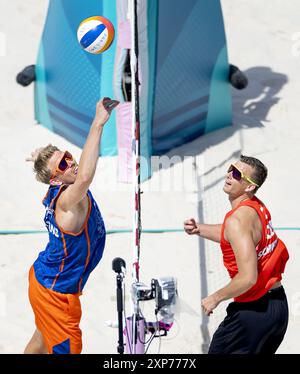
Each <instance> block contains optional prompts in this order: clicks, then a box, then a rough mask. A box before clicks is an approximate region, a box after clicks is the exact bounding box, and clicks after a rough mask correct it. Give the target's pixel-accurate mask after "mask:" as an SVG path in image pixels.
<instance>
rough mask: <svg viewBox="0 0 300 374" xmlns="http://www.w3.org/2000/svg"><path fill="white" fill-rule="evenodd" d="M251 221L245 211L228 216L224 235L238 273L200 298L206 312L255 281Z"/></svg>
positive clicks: (248, 287)
mask: <svg viewBox="0 0 300 374" xmlns="http://www.w3.org/2000/svg"><path fill="white" fill-rule="evenodd" d="M252 226H253V222H252V221H251V217H249V215H247V214H246V212H245V211H241V212H237V214H236V215H235V216H232V217H230V218H228V220H227V222H226V227H225V235H226V238H227V240H228V241H229V242H230V244H231V246H232V249H233V251H234V254H235V258H236V263H237V267H238V274H237V275H236V276H235V277H234V278H233V279H232V280H231V281H230V282H229V283H228V284H227V285H226V286H225V287H223V288H221V289H219V290H218V291H216V292H215V293H214V294H212V295H210V296H208V297H207V298H206V299H204V300H202V307H203V309H204V311H205V313H206V314H208V315H209V314H210V313H212V310H213V309H214V308H215V307H216V306H217V305H218V304H219V303H220V302H221V301H224V300H227V299H231V298H234V297H237V296H239V295H241V294H243V293H244V292H246V291H248V290H249V289H250V288H251V287H252V286H253V285H254V284H255V283H256V281H257V255H256V250H255V243H254V240H253V232H252Z"/></svg>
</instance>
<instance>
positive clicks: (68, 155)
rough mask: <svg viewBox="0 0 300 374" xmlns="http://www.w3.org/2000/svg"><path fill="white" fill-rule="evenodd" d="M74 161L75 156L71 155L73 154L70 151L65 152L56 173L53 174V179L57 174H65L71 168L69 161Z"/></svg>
mask: <svg viewBox="0 0 300 374" xmlns="http://www.w3.org/2000/svg"><path fill="white" fill-rule="evenodd" d="M72 160H73V156H72V155H71V153H70V152H68V151H65V152H64V154H63V155H62V156H61V158H60V159H59V160H58V164H57V166H56V169H55V171H54V173H53V174H52V178H54V177H55V175H56V173H57V172H59V173H64V172H65V171H66V170H67V169H68V167H69V164H68V161H72Z"/></svg>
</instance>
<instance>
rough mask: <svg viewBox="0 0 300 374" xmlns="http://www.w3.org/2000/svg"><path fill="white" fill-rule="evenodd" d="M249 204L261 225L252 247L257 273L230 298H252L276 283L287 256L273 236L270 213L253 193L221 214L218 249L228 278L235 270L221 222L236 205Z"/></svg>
mask: <svg viewBox="0 0 300 374" xmlns="http://www.w3.org/2000/svg"><path fill="white" fill-rule="evenodd" d="M241 206H249V207H251V208H253V209H255V210H256V212H257V214H258V215H259V218H260V221H261V224H262V236H261V240H260V242H259V243H258V244H257V246H256V253H257V267H258V275H257V282H256V284H255V285H254V286H253V287H251V288H250V289H249V290H248V291H246V292H245V293H243V294H242V295H240V296H238V297H236V298H234V301H238V302H246V301H253V300H256V299H259V298H260V297H262V296H263V295H264V294H265V293H266V292H267V291H268V290H269V289H270V288H271V287H272V286H273V285H274V284H275V283H276V282H278V281H280V280H281V274H282V273H283V272H284V268H285V264H286V262H287V260H288V258H289V254H288V251H287V249H286V247H285V245H284V243H283V242H282V241H281V240H280V239H279V238H278V236H277V235H276V233H275V231H274V229H273V227H272V222H271V215H270V213H269V211H268V209H267V208H266V206H265V205H264V204H263V203H262V202H261V201H260V200H259V199H258V198H257V197H255V196H253V197H252V199H248V200H244V201H242V202H241V203H240V204H239V205H238V206H237V207H236V208H234V209H232V210H231V211H230V212H228V213H227V214H226V216H225V219H224V222H223V225H222V229H221V242H220V245H221V250H222V253H223V262H224V265H225V267H226V269H227V271H228V273H229V275H230V277H231V278H233V277H234V276H236V274H237V273H238V267H237V264H236V259H235V255H234V252H233V249H232V248H231V244H230V243H229V242H228V241H227V240H225V237H224V229H225V222H226V220H227V218H228V217H230V216H231V215H232V214H233V213H234V212H235V211H236V210H237V209H238V208H239V207H241Z"/></svg>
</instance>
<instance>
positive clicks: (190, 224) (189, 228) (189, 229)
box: [183, 218, 199, 235]
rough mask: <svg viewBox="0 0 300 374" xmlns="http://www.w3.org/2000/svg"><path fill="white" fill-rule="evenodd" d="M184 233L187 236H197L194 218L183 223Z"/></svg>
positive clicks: (197, 231)
mask: <svg viewBox="0 0 300 374" xmlns="http://www.w3.org/2000/svg"><path fill="white" fill-rule="evenodd" d="M183 227H184V231H185V232H186V233H187V234H189V235H194V234H199V229H198V226H197V223H196V221H195V220H194V218H190V219H187V220H186V221H184V223H183Z"/></svg>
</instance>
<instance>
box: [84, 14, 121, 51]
mask: <svg viewBox="0 0 300 374" xmlns="http://www.w3.org/2000/svg"><path fill="white" fill-rule="evenodd" d="M114 36H115V29H114V26H113V24H112V23H111V22H110V21H109V20H108V19H107V18H105V17H102V16H93V17H89V18H86V19H85V20H83V21H82V22H81V23H80V25H79V26H78V30H77V39H78V42H79V44H80V46H81V48H83V49H84V50H85V51H86V52H89V53H92V54H100V53H102V52H104V51H106V50H107V49H108V48H109V47H110V45H111V43H112V42H113V40H114Z"/></svg>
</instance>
